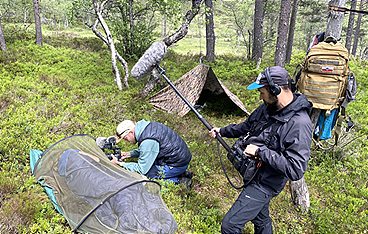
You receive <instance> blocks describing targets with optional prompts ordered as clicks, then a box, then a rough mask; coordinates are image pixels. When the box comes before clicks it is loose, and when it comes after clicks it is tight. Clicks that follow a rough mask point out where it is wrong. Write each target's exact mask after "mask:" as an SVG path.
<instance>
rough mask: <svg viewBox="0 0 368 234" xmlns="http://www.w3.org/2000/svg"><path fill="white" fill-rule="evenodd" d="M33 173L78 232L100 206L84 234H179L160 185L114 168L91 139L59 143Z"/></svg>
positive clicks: (33, 168)
mask: <svg viewBox="0 0 368 234" xmlns="http://www.w3.org/2000/svg"><path fill="white" fill-rule="evenodd" d="M31 161H33V160H31ZM32 164H33V166H32ZM31 168H32V171H33V174H34V176H35V177H36V179H37V180H38V181H39V182H40V184H41V185H43V186H44V187H45V188H49V189H52V190H53V191H52V195H53V196H54V198H55V200H56V202H57V206H59V207H60V209H61V213H62V214H63V216H64V217H65V218H66V219H67V221H68V223H69V225H70V226H71V228H72V229H74V228H76V227H77V226H78V224H79V223H80V222H81V220H83V219H84V218H85V217H86V216H87V214H88V213H90V212H91V211H93V209H95V208H96V207H98V208H97V209H96V210H95V211H94V212H92V214H91V215H90V216H88V217H87V218H86V220H85V221H84V222H83V223H82V224H81V226H80V227H79V228H78V229H77V231H78V232H83V233H175V231H176V229H177V223H176V222H175V220H174V218H173V216H172V214H171V213H170V211H169V209H168V208H167V207H166V205H165V203H164V202H163V200H162V198H161V196H160V186H159V185H158V184H156V183H152V182H149V181H147V180H146V179H147V178H146V177H144V176H141V175H139V174H138V173H135V172H130V171H128V170H125V169H123V168H120V167H118V166H115V165H113V164H112V163H111V162H110V161H109V160H108V159H107V157H106V155H105V154H104V153H103V151H102V150H101V149H100V148H99V147H98V146H97V145H96V143H95V140H94V139H93V138H92V137H90V136H88V135H75V136H71V137H68V138H65V139H63V140H61V141H59V142H57V143H55V144H54V145H53V146H51V147H50V148H48V149H47V150H46V151H45V152H44V153H43V154H42V157H40V158H39V160H38V161H37V162H36V163H34V161H33V162H31ZM132 184H133V185H132ZM130 185H131V186H130ZM124 187H126V189H122V188H124ZM121 189H122V190H121ZM119 190H121V191H119ZM50 198H51V197H50ZM105 200H106V201H105ZM104 201H105V202H104ZM101 204H102V205H101ZM54 205H55V204H54Z"/></svg>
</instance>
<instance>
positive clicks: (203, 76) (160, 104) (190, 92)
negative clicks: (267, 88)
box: [150, 64, 249, 116]
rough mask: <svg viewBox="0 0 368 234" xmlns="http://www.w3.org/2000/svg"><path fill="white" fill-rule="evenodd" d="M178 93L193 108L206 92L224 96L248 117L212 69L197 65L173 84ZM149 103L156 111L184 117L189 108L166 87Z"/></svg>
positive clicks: (242, 106) (240, 104)
mask: <svg viewBox="0 0 368 234" xmlns="http://www.w3.org/2000/svg"><path fill="white" fill-rule="evenodd" d="M174 85H175V86H176V88H177V89H178V90H179V91H180V93H181V94H182V95H183V96H184V97H185V98H186V99H187V100H188V101H189V102H190V103H191V104H192V105H193V106H194V105H195V104H196V103H197V101H198V99H199V98H200V96H201V94H202V93H204V92H206V93H210V94H211V95H220V94H226V97H227V98H228V99H229V100H230V101H231V102H232V103H234V104H235V105H236V107H238V108H239V109H240V110H241V111H242V112H244V113H245V114H246V115H248V116H249V112H248V111H247V109H246V108H245V107H244V105H243V103H242V102H241V101H240V99H239V98H238V97H237V96H236V95H234V94H233V93H232V92H231V91H230V90H229V89H227V88H226V87H225V85H224V84H223V83H222V82H221V81H220V80H219V79H217V77H216V75H215V73H214V72H213V70H212V68H211V67H209V66H207V65H205V64H199V65H198V66H196V67H195V68H193V69H192V70H190V71H189V72H187V73H186V74H184V75H183V76H182V77H181V78H180V79H178V80H177V81H175V82H174ZM150 103H151V104H152V105H153V106H154V107H155V108H158V109H161V110H164V111H167V112H169V113H175V114H178V115H179V116H184V115H185V114H187V113H188V112H189V111H190V108H189V107H188V106H187V105H186V104H185V103H184V102H183V101H182V100H181V99H180V97H178V95H177V94H176V93H175V92H174V90H172V89H171V87H170V86H167V87H165V88H163V89H162V90H160V91H159V92H158V93H156V94H155V95H153V96H152V97H151V98H150Z"/></svg>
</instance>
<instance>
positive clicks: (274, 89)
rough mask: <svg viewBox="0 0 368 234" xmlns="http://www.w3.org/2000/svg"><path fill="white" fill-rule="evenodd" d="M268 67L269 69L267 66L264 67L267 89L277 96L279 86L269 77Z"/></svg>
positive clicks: (279, 89) (279, 91)
mask: <svg viewBox="0 0 368 234" xmlns="http://www.w3.org/2000/svg"><path fill="white" fill-rule="evenodd" d="M269 69H270V68H269V67H267V68H266V70H265V76H266V79H267V82H268V84H269V89H270V92H271V94H273V95H275V96H277V95H279V94H280V93H281V88H280V86H278V85H277V84H275V83H273V80H272V78H271V75H270V70H269Z"/></svg>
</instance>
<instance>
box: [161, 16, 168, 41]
mask: <svg viewBox="0 0 368 234" xmlns="http://www.w3.org/2000/svg"><path fill="white" fill-rule="evenodd" d="M166 18H167V17H166V15H164V16H163V17H162V32H161V37H162V38H165V37H166V34H167V32H166V31H167V19H166Z"/></svg>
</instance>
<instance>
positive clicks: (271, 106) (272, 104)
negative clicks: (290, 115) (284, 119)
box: [263, 96, 279, 114]
mask: <svg viewBox="0 0 368 234" xmlns="http://www.w3.org/2000/svg"><path fill="white" fill-rule="evenodd" d="M263 102H264V104H265V105H266V106H267V110H268V113H270V114H272V113H275V112H276V111H277V110H278V109H279V106H278V99H277V97H276V96H270V100H269V102H265V101H263Z"/></svg>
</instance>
